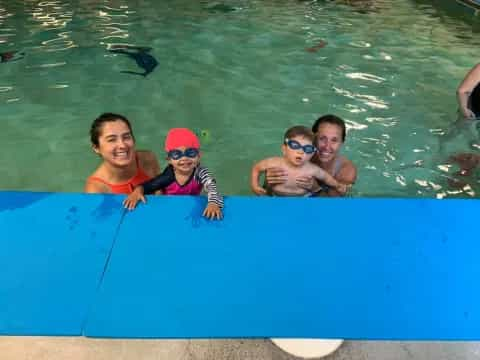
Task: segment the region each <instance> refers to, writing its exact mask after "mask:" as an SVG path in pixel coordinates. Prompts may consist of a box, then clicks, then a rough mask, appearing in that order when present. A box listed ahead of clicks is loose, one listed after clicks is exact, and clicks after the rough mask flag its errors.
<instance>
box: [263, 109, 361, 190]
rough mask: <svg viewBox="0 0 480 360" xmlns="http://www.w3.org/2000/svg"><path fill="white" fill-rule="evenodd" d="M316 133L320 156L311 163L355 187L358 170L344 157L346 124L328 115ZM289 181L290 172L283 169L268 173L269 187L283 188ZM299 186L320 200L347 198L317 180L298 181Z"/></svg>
mask: <svg viewBox="0 0 480 360" xmlns="http://www.w3.org/2000/svg"><path fill="white" fill-rule="evenodd" d="M312 131H313V132H314V133H315V136H316V140H315V145H316V147H317V152H316V153H315V155H314V156H313V157H312V159H311V161H312V162H313V163H314V164H316V165H318V166H319V167H321V168H322V169H323V170H325V171H326V172H327V173H328V174H330V175H331V176H332V177H333V178H334V179H335V180H337V181H338V182H339V183H343V184H347V185H353V184H354V183H355V180H356V179H357V169H356V167H355V165H354V164H353V163H352V162H351V161H350V160H348V159H347V158H345V157H344V156H342V155H340V150H341V149H342V146H343V144H344V142H345V137H346V127H345V122H344V121H343V120H342V119H341V118H339V117H337V116H335V115H324V116H321V117H320V118H318V119H317V121H315V123H314V124H313V126H312ZM287 180H288V174H287V171H286V170H284V169H282V168H279V167H272V168H269V169H267V171H266V181H267V184H268V185H269V186H273V185H276V184H283V183H285V182H286V181H287ZM297 184H298V185H299V186H301V187H303V188H305V189H308V190H310V191H312V192H314V193H316V194H317V195H318V196H342V195H343V194H342V193H340V192H339V191H337V189H334V188H331V187H329V186H327V185H325V184H324V183H322V182H317V181H315V180H314V179H313V177H304V176H302V177H298V178H297Z"/></svg>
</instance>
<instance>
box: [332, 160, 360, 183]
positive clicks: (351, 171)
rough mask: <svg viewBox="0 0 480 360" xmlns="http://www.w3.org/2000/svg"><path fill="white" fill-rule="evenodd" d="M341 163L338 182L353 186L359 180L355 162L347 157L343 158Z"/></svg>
mask: <svg viewBox="0 0 480 360" xmlns="http://www.w3.org/2000/svg"><path fill="white" fill-rule="evenodd" d="M340 161H341V163H340V167H339V169H338V172H337V176H336V178H337V180H340V181H342V182H346V183H350V184H353V183H354V182H355V181H356V180H357V167H356V166H355V164H354V163H353V161H351V160H349V159H347V158H346V157H345V156H341V158H340Z"/></svg>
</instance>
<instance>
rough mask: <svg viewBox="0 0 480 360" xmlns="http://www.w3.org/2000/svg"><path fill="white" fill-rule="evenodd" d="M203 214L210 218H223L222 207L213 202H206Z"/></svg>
mask: <svg viewBox="0 0 480 360" xmlns="http://www.w3.org/2000/svg"><path fill="white" fill-rule="evenodd" d="M203 216H205V217H206V218H207V219H210V220H215V219H217V220H221V219H222V218H223V214H222V209H221V208H220V206H218V205H217V204H215V203H208V205H207V207H206V208H205V210H204V211H203Z"/></svg>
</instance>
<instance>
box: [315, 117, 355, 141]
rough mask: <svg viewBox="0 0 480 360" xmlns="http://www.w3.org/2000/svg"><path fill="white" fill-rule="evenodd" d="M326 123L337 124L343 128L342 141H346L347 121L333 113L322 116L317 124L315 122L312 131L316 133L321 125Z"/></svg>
mask: <svg viewBox="0 0 480 360" xmlns="http://www.w3.org/2000/svg"><path fill="white" fill-rule="evenodd" d="M324 123H328V124H333V125H337V126H338V127H339V128H340V129H342V142H345V136H346V133H347V131H346V128H345V121H343V119H342V118H339V117H338V116H335V115H331V114H328V115H323V116H320V117H319V118H318V119H317V121H315V124H313V126H312V131H313V132H314V133H315V134H316V133H317V131H318V128H319V127H320V125H321V124H324Z"/></svg>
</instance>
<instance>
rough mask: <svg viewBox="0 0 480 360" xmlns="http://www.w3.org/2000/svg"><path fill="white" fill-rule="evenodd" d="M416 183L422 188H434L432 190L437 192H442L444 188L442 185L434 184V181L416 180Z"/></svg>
mask: <svg viewBox="0 0 480 360" xmlns="http://www.w3.org/2000/svg"><path fill="white" fill-rule="evenodd" d="M414 182H415V183H417V184H418V185H420V186H422V187H425V188H432V189H433V190H435V191H438V190H440V189H441V188H442V186H441V185H439V184H435V183H434V182H432V181H427V180H421V179H415V180H414Z"/></svg>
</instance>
